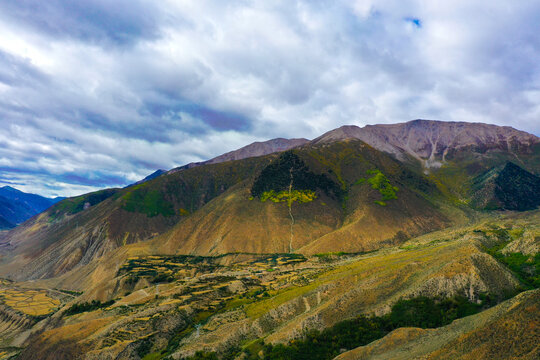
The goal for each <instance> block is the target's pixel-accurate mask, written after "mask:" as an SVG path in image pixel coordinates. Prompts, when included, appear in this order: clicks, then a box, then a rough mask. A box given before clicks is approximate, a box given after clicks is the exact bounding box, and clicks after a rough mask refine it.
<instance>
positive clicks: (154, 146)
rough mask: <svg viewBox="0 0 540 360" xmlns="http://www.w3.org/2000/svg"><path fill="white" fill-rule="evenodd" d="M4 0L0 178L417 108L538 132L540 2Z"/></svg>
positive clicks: (109, 174)
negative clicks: (539, 28)
mask: <svg viewBox="0 0 540 360" xmlns="http://www.w3.org/2000/svg"><path fill="white" fill-rule="evenodd" d="M486 6H487V5H485V3H483V2H480V1H461V0H458V1H452V2H442V1H441V2H440V1H435V2H429V3H426V2H421V1H400V2H396V1H370V0H358V1H353V2H350V1H336V2H325V1H307V0H306V1H300V0H299V1H292V2H291V1H277V2H251V1H240V0H239V1H228V2H216V1H187V2H176V1H162V2H150V1H115V2H110V1H101V0H95V1H85V2H72V1H60V0H53V1H45V2H43V1H37V0H34V1H30V0H24V1H13V2H3V3H1V4H0V32H2V34H3V36H2V37H1V38H0V125H1V126H2V131H0V144H1V146H0V183H6V184H7V183H9V184H17V185H18V186H19V187H21V188H23V189H25V190H31V191H36V192H41V193H44V194H51V195H56V194H60V195H65V194H67V195H73V194H76V193H80V192H84V191H90V190H94V189H97V188H101V187H109V186H123V185H125V184H127V183H129V182H132V181H135V180H138V179H140V178H142V177H144V176H145V175H147V174H148V173H150V172H152V171H153V170H155V169H156V168H172V167H174V166H177V165H181V164H184V163H187V162H190V161H198V160H202V159H206V158H210V157H212V156H216V155H218V154H220V153H223V152H226V151H229V150H232V149H234V148H238V147H241V146H243V145H245V144H247V143H249V142H252V141H256V140H264V139H268V138H271V137H277V136H283V137H300V136H302V137H315V136H318V135H320V134H321V133H322V132H324V131H327V130H330V129H332V128H335V127H338V126H340V125H343V124H358V125H364V124H368V123H387V122H398V121H406V120H410V119H414V118H432V119H433V118H435V119H441V120H459V121H483V122H488V123H495V124H499V125H511V126H514V127H516V128H520V129H523V130H527V131H529V132H532V133H535V134H540V120H539V118H540V65H538V64H540V39H539V37H538V36H537V34H538V25H537V19H538V18H539V17H540V4H538V2H537V1H533V0H530V1H527V0H524V1H520V2H519V3H516V4H512V5H508V3H507V2H504V1H494V2H490V4H489V9H487V8H486Z"/></svg>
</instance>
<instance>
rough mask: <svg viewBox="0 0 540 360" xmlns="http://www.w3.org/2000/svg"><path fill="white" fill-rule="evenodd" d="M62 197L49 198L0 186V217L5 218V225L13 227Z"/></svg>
mask: <svg viewBox="0 0 540 360" xmlns="http://www.w3.org/2000/svg"><path fill="white" fill-rule="evenodd" d="M62 199H63V198H55V199H49V198H46V197H43V196H40V195H36V194H28V193H24V192H22V191H19V190H17V189H15V188H12V187H10V186H4V187H1V188H0V217H2V218H3V219H4V220H5V222H4V224H6V227H7V226H9V224H11V225H12V227H13V226H15V225H17V224H20V223H22V222H24V221H26V220H27V219H29V218H31V217H32V216H34V215H36V214H39V213H41V212H42V211H43V210H46V209H47V208H49V207H50V206H51V205H53V204H55V203H57V202H58V201H60V200H62ZM6 221H7V222H6Z"/></svg>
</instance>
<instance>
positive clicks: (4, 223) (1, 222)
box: [0, 200, 15, 230]
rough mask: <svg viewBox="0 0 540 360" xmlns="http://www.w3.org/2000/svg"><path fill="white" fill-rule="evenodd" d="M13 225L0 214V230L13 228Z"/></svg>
mask: <svg viewBox="0 0 540 360" xmlns="http://www.w3.org/2000/svg"><path fill="white" fill-rule="evenodd" d="M0 201H1V200H0ZM14 227H15V225H14V224H12V223H11V222H9V221H8V220H6V219H5V218H4V217H3V216H0V230H6V229H11V228H14Z"/></svg>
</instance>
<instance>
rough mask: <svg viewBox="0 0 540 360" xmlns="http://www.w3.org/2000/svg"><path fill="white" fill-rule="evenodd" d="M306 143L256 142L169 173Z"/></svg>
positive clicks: (273, 140) (302, 141) (287, 148)
mask: <svg viewBox="0 0 540 360" xmlns="http://www.w3.org/2000/svg"><path fill="white" fill-rule="evenodd" d="M307 142H309V140H308V139H284V138H276V139H271V140H267V141H257V142H254V143H251V144H249V145H246V146H244V147H241V148H240V149H238V150H233V151H230V152H227V153H225V154H222V155H219V156H216V157H215V158H212V159H210V160H206V161H201V162H195V163H189V164H187V165H183V166H180V167H178V168H175V169H173V170H171V172H174V171H178V170H183V169H190V168H192V167H195V166H201V165H208V164H219V163H222V162H226V161H233V160H242V159H247V158H250V157H256V156H263V155H268V154H273V153H276V152H281V151H286V150H289V149H292V148H295V147H298V146H300V145H303V144H305V143H307Z"/></svg>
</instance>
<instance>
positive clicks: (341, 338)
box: [188, 296, 493, 360]
mask: <svg viewBox="0 0 540 360" xmlns="http://www.w3.org/2000/svg"><path fill="white" fill-rule="evenodd" d="M483 299H490V297H487V296H486V297H483ZM491 305H493V302H491V301H490V302H482V303H481V304H476V303H472V302H469V301H468V299H467V298H464V297H461V296H457V297H454V298H451V299H439V298H436V299H432V298H427V297H418V298H413V299H409V300H403V299H402V300H399V301H398V302H397V303H396V304H395V305H394V306H393V307H392V311H391V312H390V313H389V314H387V315H384V316H371V317H366V316H360V317H358V318H356V319H353V320H346V321H342V322H339V323H337V324H336V325H334V326H332V327H331V328H328V329H326V330H324V331H322V332H319V331H317V330H310V331H308V332H307V333H306V334H305V336H304V337H303V338H302V339H294V340H292V341H290V342H289V343H288V344H278V345H271V344H264V343H262V341H260V343H257V345H258V346H253V343H250V344H249V346H246V347H245V348H244V349H243V350H241V349H230V350H229V351H228V352H227V353H225V354H220V355H219V356H218V354H216V353H203V352H199V353H197V354H195V356H193V357H190V358H188V359H189V360H199V359H234V358H236V357H237V356H240V355H241V353H242V352H244V354H245V355H244V359H248V360H255V359H259V354H258V351H257V350H258V349H259V348H261V345H262V349H263V354H264V355H263V359H265V360H295V359H299V360H300V359H302V360H303V359H306V360H308V359H315V360H326V359H333V358H334V357H335V356H337V355H339V353H340V352H341V351H342V349H347V350H350V349H354V348H356V347H358V346H362V345H366V344H369V343H370V342H372V341H374V340H377V339H380V338H382V337H383V336H385V335H386V334H388V333H389V332H390V331H392V330H394V329H397V328H399V327H421V328H435V327H439V326H443V325H447V324H449V323H451V322H452V321H453V320H455V319H458V318H461V317H464V316H469V315H473V314H476V313H477V312H479V311H480V310H481V309H483V308H485V307H487V306H491ZM252 349H257V350H256V351H253V350H252Z"/></svg>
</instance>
